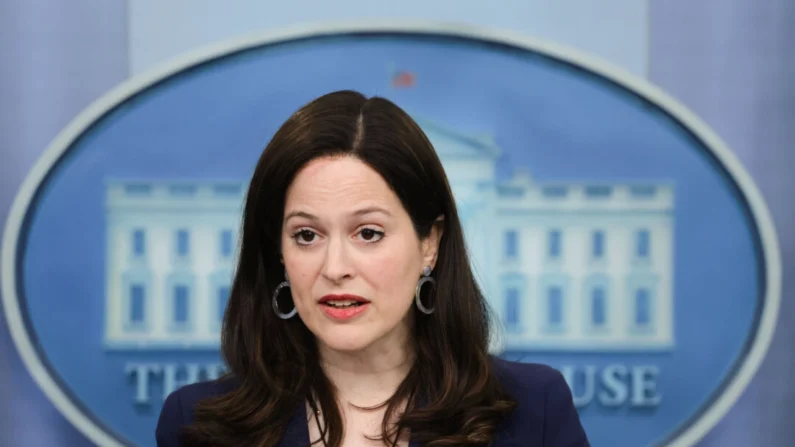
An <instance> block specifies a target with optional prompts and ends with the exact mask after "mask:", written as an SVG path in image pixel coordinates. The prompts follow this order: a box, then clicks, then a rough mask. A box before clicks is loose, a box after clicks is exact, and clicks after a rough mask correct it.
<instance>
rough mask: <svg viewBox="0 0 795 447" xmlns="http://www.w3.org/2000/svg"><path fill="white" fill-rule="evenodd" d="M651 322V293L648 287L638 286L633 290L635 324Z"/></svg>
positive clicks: (641, 324) (645, 324)
mask: <svg viewBox="0 0 795 447" xmlns="http://www.w3.org/2000/svg"><path fill="white" fill-rule="evenodd" d="M650 324H651V294H650V293H649V289H646V288H640V289H638V290H636V291H635V325H636V326H649V325H650Z"/></svg>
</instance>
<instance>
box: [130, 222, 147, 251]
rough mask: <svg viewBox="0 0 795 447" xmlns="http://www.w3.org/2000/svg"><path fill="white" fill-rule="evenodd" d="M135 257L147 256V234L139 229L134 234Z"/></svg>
mask: <svg viewBox="0 0 795 447" xmlns="http://www.w3.org/2000/svg"><path fill="white" fill-rule="evenodd" d="M132 246H133V250H132V251H133V255H134V256H135V257H140V256H143V255H145V254H146V233H144V230H142V229H140V228H138V229H136V230H134V231H133V233H132Z"/></svg>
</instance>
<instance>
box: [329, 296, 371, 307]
mask: <svg viewBox="0 0 795 447" xmlns="http://www.w3.org/2000/svg"><path fill="white" fill-rule="evenodd" d="M369 302H370V300H367V299H365V298H362V297H360V296H357V295H326V296H324V297H323V298H320V299H319V300H318V304H321V305H323V306H328V307H331V308H334V309H349V308H354V307H360V306H363V305H365V304H368V303H369Z"/></svg>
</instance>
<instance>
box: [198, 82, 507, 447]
mask: <svg viewBox="0 0 795 447" xmlns="http://www.w3.org/2000/svg"><path fill="white" fill-rule="evenodd" d="M334 155H347V156H351V157H356V158H357V159H359V160H361V161H362V162H364V163H366V164H367V165H369V166H370V167H371V168H372V169H374V170H375V171H377V172H378V173H379V174H380V175H381V176H382V177H383V178H384V180H385V181H386V182H387V183H388V184H389V186H390V187H391V188H392V190H393V191H394V192H395V194H396V195H397V196H398V198H399V199H400V201H401V203H402V204H403V206H404V207H405V209H406V210H407V212H408V214H409V215H410V216H411V220H412V222H413V226H414V229H415V230H416V232H417V235H418V236H419V238H420V239H422V238H425V237H427V236H428V234H429V232H430V231H431V228H432V226H433V225H434V222H436V221H437V218H438V217H439V216H444V221H443V225H444V229H443V233H442V238H441V241H440V246H439V251H438V255H437V257H438V259H437V264H436V266H435V268H434V277H435V278H436V281H437V284H436V287H435V289H434V290H433V292H432V296H429V297H427V298H424V302H425V305H426V306H428V307H431V306H432V307H434V308H435V309H436V310H435V312H434V313H433V314H431V315H426V314H423V313H421V312H419V311H418V310H417V309H415V308H414V307H413V306H412V312H413V314H414V315H413V318H414V321H413V344H414V356H415V357H414V362H413V366H412V367H411V369H410V372H409V373H408V375H407V376H406V378H405V379H404V380H403V382H402V383H401V384H400V386H399V387H398V388H397V390H396V391H395V393H394V395H393V396H392V397H391V398H390V399H388V400H387V401H386V402H385V403H384V405H383V408H386V414H385V416H384V422H383V424H382V430H383V433H382V436H383V438H382V439H384V440H385V442H386V443H388V444H394V443H396V440H397V439H398V435H402V434H404V433H405V432H406V431H407V430H408V431H410V434H411V438H412V439H413V440H416V441H419V442H420V443H421V444H423V445H426V446H432V447H437V446H438V447H440V446H463V445H467V446H482V445H486V444H488V443H489V442H490V441H491V440H492V437H493V436H494V434H495V431H496V428H497V426H498V424H499V423H500V421H501V420H502V419H503V418H504V417H505V416H506V415H507V414H508V413H510V412H511V411H512V410H513V409H514V407H515V406H516V403H515V401H514V400H513V399H512V398H511V397H510V396H508V395H507V394H506V393H505V392H504V390H503V389H502V387H501V386H500V384H499V382H498V380H497V378H496V376H495V372H494V370H493V366H492V362H491V360H492V359H491V357H490V356H489V353H488V346H489V342H490V340H489V336H490V323H491V317H490V312H489V309H488V306H487V304H486V301H485V299H484V297H483V294H482V292H481V290H480V288H479V287H478V284H477V283H476V281H475V278H474V276H473V274H472V270H471V267H470V263H469V257H468V255H467V250H466V246H465V243H464V234H463V231H462V228H461V222H460V221H459V218H458V213H457V211H456V205H455V201H454V199H453V194H452V191H451V189H450V185H449V183H448V181H447V176H446V175H445V172H444V169H443V168H442V163H441V162H440V161H439V158H438V156H437V155H436V152H435V151H434V149H433V146H432V145H431V143H430V141H429V140H428V138H427V137H426V136H425V134H424V133H423V131H422V130H421V129H420V127H419V126H418V125H417V123H416V122H415V121H414V120H412V119H411V117H410V116H409V115H408V114H407V113H406V112H404V111H403V110H401V109H400V108H399V107H398V106H396V105H395V104H393V103H392V102H390V101H388V100H386V99H384V98H379V97H372V98H366V97H365V96H363V95H361V94H360V93H357V92H354V91H339V92H334V93H330V94H327V95H324V96H322V97H320V98H317V99H315V100H313V101H312V102H310V103H308V104H306V105H305V106H304V107H302V108H301V109H300V110H298V111H297V112H295V113H294V114H293V115H292V116H291V117H290V118H289V119H288V120H287V121H286V122H285V123H284V124H283V125H282V126H281V128H280V129H279V130H278V131H277V132H276V134H275V135H274V136H273V139H272V140H271V141H270V143H269V144H268V145H267V147H266V148H265V150H264V151H263V153H262V156H261V157H260V159H259V161H258V163H257V166H256V169H255V171H254V174H253V177H252V179H251V183H250V185H249V189H248V193H247V197H246V203H245V209H244V215H243V222H242V229H241V241H240V257H239V264H238V266H237V269H236V273H235V278H234V281H233V284H232V287H231V295H230V298H229V303H228V307H227V309H226V312H225V315H224V322H223V329H222V343H221V351H222V355H223V357H224V360H225V361H226V364H227V366H228V368H229V369H228V377H227V378H223V379H220V380H232V381H234V383H235V386H234V387H232V388H231V391H230V392H229V393H227V394H224V395H221V396H219V397H215V398H211V399H207V400H204V401H201V402H199V404H198V405H197V407H196V408H195V420H194V423H193V424H191V425H189V426H188V427H186V429H185V430H184V432H183V434H184V437H183V440H184V442H185V443H186V444H187V445H213V446H238V445H257V446H275V445H276V444H277V443H278V442H279V440H280V438H281V437H282V435H283V434H284V431H285V429H286V427H287V424H288V422H289V420H290V418H291V417H292V416H293V414H295V413H296V411H298V408H299V407H301V406H304V405H305V404H306V402H310V404H311V405H313V406H315V405H316V406H317V407H318V408H320V409H321V410H322V412H323V415H324V426H323V427H321V432H322V433H325V435H326V439H327V445H329V446H333V447H338V446H339V445H340V444H341V443H342V439H343V431H344V427H343V421H342V417H341V415H340V412H339V409H338V407H337V405H336V399H335V391H334V386H333V385H332V383H331V382H330V380H329V379H328V378H327V377H326V375H325V374H324V372H323V369H322V368H321V366H320V362H319V359H318V349H317V345H316V342H315V338H314V336H313V335H312V333H311V332H310V331H309V330H308V329H307V327H306V326H305V325H304V323H303V322H302V321H301V319H300V318H291V319H289V320H281V319H279V318H278V317H277V316H276V315H275V314H274V312H273V308H272V304H271V296H272V294H273V291H274V289H275V288H276V286H277V285H278V284H279V283H280V282H281V281H283V279H284V276H285V271H284V266H283V264H282V263H281V261H280V259H281V257H280V244H281V232H282V220H283V214H284V201H285V194H286V191H287V188H288V186H289V185H290V183H291V182H292V180H293V178H294V177H295V176H296V174H297V173H298V171H299V170H300V169H301V168H302V167H304V166H305V165H306V164H307V163H308V162H309V161H311V160H313V159H316V158H318V157H328V156H334ZM286 298H287V297H286V296H284V295H282V296H280V302H282V303H283V304H284V301H288V300H287V299H286ZM285 307H287V306H285ZM401 403H406V404H407V406H406V409H405V412H404V413H403V414H402V415H400V416H399V417H396V418H395V415H397V412H398V411H399V405H400V404H401ZM394 420H397V423H396V425H392V424H388V423H387V421H394Z"/></svg>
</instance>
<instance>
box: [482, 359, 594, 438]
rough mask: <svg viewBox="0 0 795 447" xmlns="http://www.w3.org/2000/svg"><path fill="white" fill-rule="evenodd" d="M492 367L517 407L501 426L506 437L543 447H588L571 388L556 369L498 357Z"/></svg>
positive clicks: (493, 361)
mask: <svg viewBox="0 0 795 447" xmlns="http://www.w3.org/2000/svg"><path fill="white" fill-rule="evenodd" d="M492 364H493V366H494V372H495V375H496V377H497V380H499V382H500V384H501V385H502V386H503V388H504V389H505V391H506V392H507V393H508V394H509V395H510V396H511V397H512V398H513V399H514V400H515V401H516V402H517V404H518V405H517V408H516V410H515V411H514V413H513V414H512V415H511V416H510V417H509V418H508V420H506V421H505V423H504V424H503V425H504V427H503V428H504V430H503V431H504V432H505V434H506V435H508V436H511V437H514V436H515V437H518V438H523V439H537V440H538V445H543V446H545V447H556V446H570V447H585V446H589V445H590V444H589V443H588V439H587V436H586V434H585V431H584V429H583V427H582V424H581V422H580V417H579V414H578V413H577V409H576V408H575V407H574V401H573V398H572V393H571V389H570V388H569V385H568V383H566V380H565V379H564V378H563V375H562V374H561V373H560V372H559V371H558V370H556V369H554V368H552V367H550V366H547V365H542V364H538V363H519V362H511V361H507V360H503V359H500V358H497V357H493V360H492Z"/></svg>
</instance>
